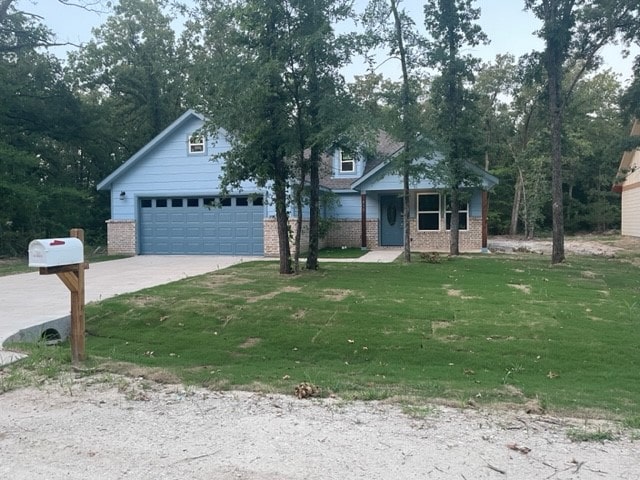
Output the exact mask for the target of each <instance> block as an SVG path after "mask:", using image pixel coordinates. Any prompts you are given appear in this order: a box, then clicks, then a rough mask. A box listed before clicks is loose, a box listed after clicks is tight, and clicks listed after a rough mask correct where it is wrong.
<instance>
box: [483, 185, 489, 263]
mask: <svg viewBox="0 0 640 480" xmlns="http://www.w3.org/2000/svg"><path fill="white" fill-rule="evenodd" d="M488 215H489V192H487V191H486V190H483V191H482V250H483V251H486V249H487V244H488V236H489V227H488V224H487V216H488Z"/></svg>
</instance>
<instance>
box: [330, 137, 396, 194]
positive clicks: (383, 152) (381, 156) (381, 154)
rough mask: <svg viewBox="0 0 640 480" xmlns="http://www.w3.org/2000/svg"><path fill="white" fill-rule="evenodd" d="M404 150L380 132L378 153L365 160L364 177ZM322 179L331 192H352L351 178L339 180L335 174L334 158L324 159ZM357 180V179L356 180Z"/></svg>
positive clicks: (377, 140) (377, 138)
mask: <svg viewBox="0 0 640 480" xmlns="http://www.w3.org/2000/svg"><path fill="white" fill-rule="evenodd" d="M401 149H402V144H401V143H399V142H397V141H396V140H394V139H393V138H391V136H390V135H389V134H388V133H386V132H384V131H382V130H380V131H378V134H377V136H376V153H375V155H372V156H368V157H367V158H366V159H365V162H366V163H365V166H364V172H363V175H367V174H368V173H369V172H370V171H371V170H373V169H374V168H376V167H377V166H378V165H380V164H382V163H384V162H385V161H386V160H388V159H389V157H392V156H393V155H395V154H396V153H397V152H398V151H400V150H401ZM322 163H323V165H322V178H321V179H320V183H321V184H322V185H323V186H324V187H326V188H329V189H331V190H351V189H352V184H353V182H354V179H353V177H351V178H337V177H335V176H334V173H333V165H332V163H333V157H332V156H331V155H324V156H323V158H322ZM356 180H357V179H356Z"/></svg>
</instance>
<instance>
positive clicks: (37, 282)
mask: <svg viewBox="0 0 640 480" xmlns="http://www.w3.org/2000/svg"><path fill="white" fill-rule="evenodd" d="M398 255H400V251H398V250H396V249H382V250H374V251H371V252H369V253H367V254H366V255H364V256H362V257H360V258H358V259H351V260H342V261H352V262H366V263H377V262H383V263H384V262H391V261H393V260H395V258H397V257H398ZM255 260H275V259H273V258H264V257H232V256H205V255H202V256H200V255H198V256H194V255H142V256H137V257H130V258H124V259H120V260H112V261H108V262H100V263H92V264H91V267H90V268H89V269H88V270H87V271H86V273H85V288H86V292H85V301H86V303H90V302H98V301H100V300H104V299H106V298H109V297H114V296H116V295H120V294H122V293H128V292H135V291H138V290H142V289H144V288H148V287H153V286H156V285H162V284H165V283H170V282H174V281H177V280H181V279H184V278H187V277H193V276H196V275H201V274H204V273H207V272H213V271H216V270H220V269H222V268H227V267H229V266H231V265H235V264H237V263H241V262H247V261H255ZM331 261H338V260H331ZM34 270H36V271H34V272H33V273H24V274H20V275H10V276H5V277H0V292H1V293H0V298H1V300H0V365H3V364H6V363H10V362H12V361H15V360H16V359H18V358H20V355H18V354H15V353H13V352H10V351H7V350H3V349H2V345H3V343H4V342H5V341H7V340H8V339H11V340H30V339H33V338H34V336H35V337H36V338H40V335H41V333H42V332H44V331H45V330H47V329H48V328H55V329H56V330H57V331H58V332H60V333H61V335H62V336H63V337H66V336H67V334H68V331H69V323H70V322H69V310H70V308H71V307H70V293H69V290H67V288H66V287H65V286H64V284H63V283H62V281H61V280H60V279H59V278H58V276H57V275H40V274H39V273H38V272H37V269H34Z"/></svg>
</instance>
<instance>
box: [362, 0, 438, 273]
mask: <svg viewBox="0 0 640 480" xmlns="http://www.w3.org/2000/svg"><path fill="white" fill-rule="evenodd" d="M401 3H402V0H371V1H370V2H369V4H368V6H367V9H366V11H365V14H364V15H363V20H364V23H365V25H366V27H367V39H366V43H368V45H369V46H370V47H374V48H378V47H380V46H385V47H386V48H387V51H388V53H389V55H390V57H396V58H397V59H398V60H399V61H400V70H401V72H402V76H401V81H400V83H399V85H398V90H399V91H398V92H397V93H396V95H395V100H394V101H393V106H394V108H393V110H391V111H389V110H387V115H386V121H384V122H383V125H382V126H383V128H384V130H386V131H387V133H389V134H390V135H391V136H392V137H393V138H394V139H395V140H397V141H399V142H400V143H401V144H402V146H403V148H402V151H401V153H400V154H399V155H398V156H397V157H396V158H395V159H394V169H395V170H396V171H397V172H399V173H400V175H401V176H402V184H403V185H402V191H403V194H402V196H403V208H402V210H403V218H404V226H403V236H404V242H403V243H404V254H403V255H404V261H405V262H410V261H411V224H410V221H409V218H410V189H409V184H410V180H411V179H412V178H413V179H418V178H419V177H420V176H423V175H425V165H422V164H417V163H415V162H414V161H415V160H416V159H417V158H419V157H420V156H424V155H425V154H428V147H427V141H426V137H425V135H424V129H423V125H422V124H421V121H420V109H419V106H418V85H419V81H418V75H419V72H420V67H421V62H420V54H421V46H422V43H423V39H422V38H421V37H420V36H419V35H418V33H417V32H416V29H415V23H414V22H413V20H412V19H411V17H410V16H409V15H408V14H407V12H406V11H405V10H404V9H403V8H401V7H400V5H401ZM372 67H373V66H372ZM389 86H393V84H387V87H389ZM389 97H391V98H393V97H394V95H391V96H389V95H388V98H389ZM393 113H395V115H394V114H393ZM390 114H391V115H390Z"/></svg>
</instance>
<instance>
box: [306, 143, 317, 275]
mask: <svg viewBox="0 0 640 480" xmlns="http://www.w3.org/2000/svg"><path fill="white" fill-rule="evenodd" d="M319 243H320V151H319V150H318V147H317V146H313V147H311V154H310V155H309V252H308V253H307V270H317V269H318V249H319Z"/></svg>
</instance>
